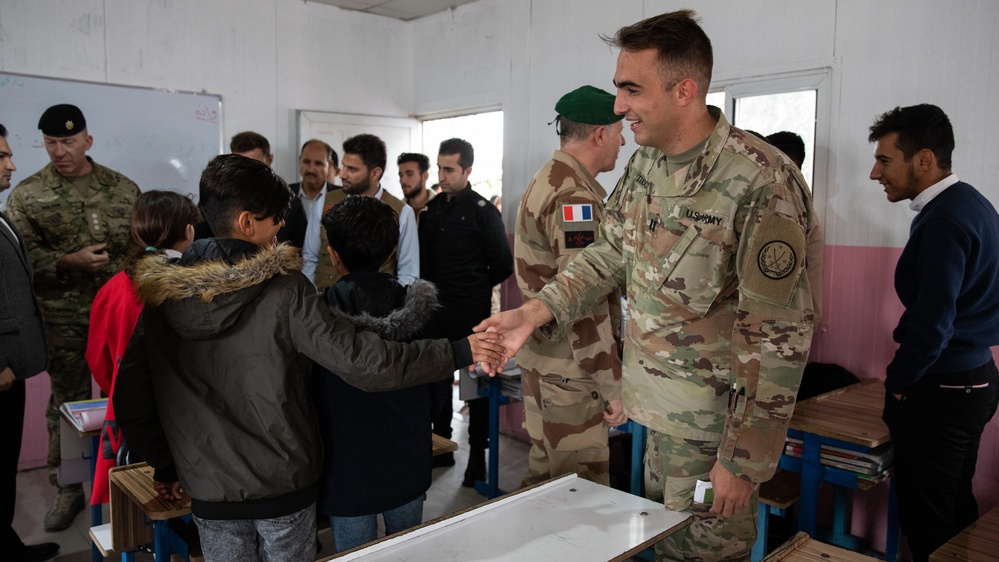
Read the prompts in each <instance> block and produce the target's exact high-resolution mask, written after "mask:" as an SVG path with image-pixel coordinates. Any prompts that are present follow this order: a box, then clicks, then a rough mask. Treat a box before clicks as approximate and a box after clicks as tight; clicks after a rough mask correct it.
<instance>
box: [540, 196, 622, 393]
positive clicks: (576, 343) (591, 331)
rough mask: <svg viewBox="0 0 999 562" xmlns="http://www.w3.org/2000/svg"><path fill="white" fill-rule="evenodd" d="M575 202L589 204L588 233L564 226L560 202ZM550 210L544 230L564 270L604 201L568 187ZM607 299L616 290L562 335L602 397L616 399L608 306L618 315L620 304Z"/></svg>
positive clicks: (614, 295)
mask: <svg viewBox="0 0 999 562" xmlns="http://www.w3.org/2000/svg"><path fill="white" fill-rule="evenodd" d="M578 204H589V205H591V206H592V209H593V221H592V223H588V225H587V226H588V227H589V228H590V229H591V231H590V232H588V233H587V232H586V231H585V230H582V231H575V232H569V231H567V230H566V229H565V228H564V226H565V223H564V222H563V220H562V212H561V211H562V206H563V205H578ZM551 210H552V212H549V213H548V216H547V221H546V222H547V223H548V224H547V229H546V232H547V233H548V235H549V243H550V245H551V246H550V247H551V248H552V253H553V254H554V257H555V261H556V262H557V263H558V270H559V271H565V269H566V267H567V266H568V265H569V263H570V262H571V261H572V259H573V258H574V257H576V256H577V255H579V254H580V252H581V251H582V250H583V249H584V248H586V247H588V245H587V244H590V243H589V242H588V241H587V237H589V238H588V240H593V237H594V236H595V235H596V234H597V232H596V228H599V226H600V225H601V224H602V223H603V219H604V215H605V212H604V204H603V201H600V200H599V199H598V198H597V197H596V195H594V194H593V193H590V192H589V191H586V190H582V189H580V190H570V191H564V192H560V193H559V196H558V197H557V198H555V200H554V206H553V208H552V209H551ZM574 236H576V237H578V238H574ZM571 246H576V247H571ZM611 299H620V294H619V293H618V292H617V291H611V293H610V294H609V295H607V297H606V298H601V299H599V300H598V301H597V302H596V304H594V305H593V307H592V308H590V310H589V312H588V313H587V314H586V315H585V316H584V317H582V318H580V319H579V320H576V321H575V322H574V323H573V324H572V326H571V327H569V329H567V330H566V334H565V335H566V340H567V341H568V343H569V347H570V349H571V350H572V356H573V359H575V361H576V364H577V365H579V367H580V369H581V370H582V371H585V372H586V373H588V374H589V375H590V377H591V378H592V379H593V380H594V381H596V383H597V385H598V387H599V391H600V394H601V395H602V396H603V397H604V399H606V400H620V399H621V354H620V342H619V341H618V337H617V335H618V334H617V328H618V327H616V326H614V322H613V321H612V320H613V318H614V316H612V310H611V308H612V307H613V306H615V305H616V306H618V308H617V310H616V313H617V316H618V317H620V307H619V303H613V302H612V301H611Z"/></svg>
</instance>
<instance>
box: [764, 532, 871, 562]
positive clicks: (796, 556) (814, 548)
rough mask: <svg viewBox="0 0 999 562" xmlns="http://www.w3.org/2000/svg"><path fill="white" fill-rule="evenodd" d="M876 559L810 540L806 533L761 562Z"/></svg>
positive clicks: (799, 535)
mask: <svg viewBox="0 0 999 562" xmlns="http://www.w3.org/2000/svg"><path fill="white" fill-rule="evenodd" d="M872 560H877V558H871V557H870V556H865V555H863V554H861V553H859V552H853V551H852V550H846V549H845V548H840V547H838V546H833V545H831V544H826V543H823V542H819V541H816V540H812V538H811V537H809V536H808V533H801V532H799V533H798V534H796V535H794V536H793V537H791V538H790V539H788V540H787V542H785V543H784V544H782V545H781V546H779V547H778V548H776V549H775V550H774V551H773V552H772V553H770V555H769V556H767V557H766V558H764V559H763V562H780V561H784V562H871V561H872Z"/></svg>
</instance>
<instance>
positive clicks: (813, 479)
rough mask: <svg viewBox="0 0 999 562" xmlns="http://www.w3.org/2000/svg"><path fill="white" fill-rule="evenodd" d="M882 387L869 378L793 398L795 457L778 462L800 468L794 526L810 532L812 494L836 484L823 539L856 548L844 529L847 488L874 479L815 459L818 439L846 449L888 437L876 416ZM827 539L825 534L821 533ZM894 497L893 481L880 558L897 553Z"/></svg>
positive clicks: (790, 432)
mask: <svg viewBox="0 0 999 562" xmlns="http://www.w3.org/2000/svg"><path fill="white" fill-rule="evenodd" d="M884 397H885V387H884V384H883V383H882V382H881V381H879V380H875V379H868V380H864V381H861V382H859V383H857V384H854V385H850V386H847V387H844V388H840V389H837V390H833V391H832V392H827V393H825V394H822V395H819V396H816V397H814V398H809V399H808V400H804V401H802V402H800V403H798V404H797V405H796V406H795V408H794V415H793V416H792V418H791V423H790V425H789V427H788V430H787V434H788V436H789V437H795V438H798V439H801V440H802V454H801V458H800V459H799V458H794V457H791V456H788V455H783V456H782V457H781V460H780V467H781V468H783V469H784V470H792V471H794V472H798V473H800V474H801V499H800V503H799V504H798V506H799V507H798V529H799V530H801V531H804V532H805V533H808V535H809V536H816V535H815V533H816V523H815V518H816V503H817V502H816V499H817V497H818V489H819V486H821V485H822V484H823V483H826V482H829V483H832V484H836V485H837V486H838V487H837V488H836V500H835V501H836V506H835V517H834V520H833V521H834V522H833V531H832V535H831V536H830V537H828V541H829V542H831V543H833V544H836V545H839V546H843V547H846V548H853V549H856V547H857V545H856V544H855V542H854V541H853V537H851V536H849V533H848V530H847V529H846V507H847V503H848V501H849V495H848V494H849V492H848V491H847V489H854V490H866V489H868V488H870V487H872V486H874V485H876V484H877V483H878V482H879V480H877V479H874V480H871V479H865V478H861V477H860V475H859V474H857V473H855V472H851V471H848V470H843V469H840V468H834V467H831V466H826V465H824V464H821V463H820V454H821V447H822V445H831V446H833V447H839V448H842V449H848V450H851V451H859V452H863V451H868V450H870V449H873V448H874V447H877V446H879V445H883V444H885V443H888V442H890V441H891V435H890V434H889V433H888V427H887V426H886V425H885V424H884V422H883V421H881V411H882V410H883V408H884ZM823 540H827V539H823ZM898 543H899V527H898V503H897V502H896V500H895V487H894V486H891V488H890V489H889V495H888V537H887V542H886V548H885V558H886V559H887V560H892V561H893V560H896V559H897V557H898Z"/></svg>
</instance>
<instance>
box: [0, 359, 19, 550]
mask: <svg viewBox="0 0 999 562" xmlns="http://www.w3.org/2000/svg"><path fill="white" fill-rule="evenodd" d="M0 428H3V429H2V430H0V557H2V553H7V554H9V553H11V552H16V551H17V550H19V549H21V548H22V547H23V546H24V543H22V542H21V539H20V537H18V536H17V533H16V532H14V528H13V527H11V524H12V523H13V522H14V505H15V504H16V503H17V459H18V457H20V456H21V431H22V430H23V429H24V380H23V379H22V380H16V381H14V384H13V385H11V387H10V388H8V389H7V390H4V391H2V392H0Z"/></svg>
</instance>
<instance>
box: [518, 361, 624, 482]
mask: <svg viewBox="0 0 999 562" xmlns="http://www.w3.org/2000/svg"><path fill="white" fill-rule="evenodd" d="M520 381H521V388H522V389H523V391H524V428H525V429H527V433H528V435H530V437H531V451H530V454H529V455H528V458H527V473H526V474H525V475H524V480H523V481H522V482H521V484H520V485H521V487H524V486H530V485H531V484H536V483H538V482H542V481H544V480H547V479H548V478H553V477H555V476H561V475H563V474H571V473H573V472H575V473H576V474H579V476H581V477H582V478H585V479H587V480H590V481H593V482H596V483H598V484H603V485H605V486H609V485H610V449H609V448H608V446H607V431H608V427H607V423H606V422H605V421H604V417H603V414H604V399H603V396H601V395H600V393H599V392H597V384H596V382H594V381H593V380H592V379H563V378H561V377H540V376H538V375H537V374H536V373H535V372H531V371H528V370H525V371H524V373H523V374H522V375H521V378H520Z"/></svg>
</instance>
